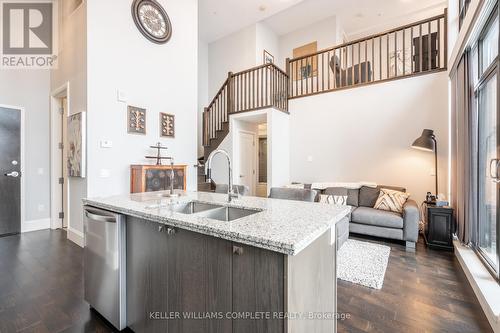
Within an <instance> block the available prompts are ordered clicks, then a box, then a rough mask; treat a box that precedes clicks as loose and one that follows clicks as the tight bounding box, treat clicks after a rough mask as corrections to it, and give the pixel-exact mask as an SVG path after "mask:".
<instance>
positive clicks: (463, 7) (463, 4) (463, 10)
mask: <svg viewBox="0 0 500 333" xmlns="http://www.w3.org/2000/svg"><path fill="white" fill-rule="evenodd" d="M469 4H470V0H458V10H459V16H458V27H459V29H461V28H462V23H463V21H464V19H465V15H466V14H467V9H468V8H469Z"/></svg>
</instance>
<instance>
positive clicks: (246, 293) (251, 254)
mask: <svg viewBox="0 0 500 333" xmlns="http://www.w3.org/2000/svg"><path fill="white" fill-rule="evenodd" d="M232 263H233V265H232V273H233V279H232V280H233V311H234V312H236V313H252V314H257V313H259V312H261V311H264V312H267V313H269V314H271V318H259V320H255V318H248V319H238V320H234V322H233V332H255V333H264V332H273V333H282V332H284V322H283V320H279V319H275V318H273V314H277V313H280V312H283V311H284V310H283V309H284V257H283V255H282V254H279V253H276V252H271V251H267V250H263V249H259V248H256V247H253V246H246V245H241V244H233V260H232Z"/></svg>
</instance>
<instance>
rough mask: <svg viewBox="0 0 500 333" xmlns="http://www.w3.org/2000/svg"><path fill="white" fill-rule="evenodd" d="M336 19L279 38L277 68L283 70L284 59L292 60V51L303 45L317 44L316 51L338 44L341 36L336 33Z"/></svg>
mask: <svg viewBox="0 0 500 333" xmlns="http://www.w3.org/2000/svg"><path fill="white" fill-rule="evenodd" d="M338 30H339V27H338V25H337V19H336V18H335V16H332V17H329V18H327V19H325V20H322V21H319V22H317V23H314V24H311V25H309V26H307V27H305V28H302V29H299V30H296V31H293V32H290V33H288V34H286V35H283V36H280V37H279V54H280V57H279V61H276V63H277V64H278V66H280V67H281V68H285V59H286V58H293V49H295V48H297V47H300V46H303V45H305V44H309V43H312V42H314V41H317V42H318V51H319V50H321V49H325V48H329V47H332V46H335V45H337V44H340V43H341V42H342V41H341V35H340V33H339V34H338V33H337V31H338Z"/></svg>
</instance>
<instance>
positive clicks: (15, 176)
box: [4, 171, 21, 178]
mask: <svg viewBox="0 0 500 333" xmlns="http://www.w3.org/2000/svg"><path fill="white" fill-rule="evenodd" d="M4 176H7V177H12V178H17V177H19V176H21V173H19V172H17V171H12V172H9V173H4Z"/></svg>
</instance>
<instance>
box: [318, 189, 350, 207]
mask: <svg viewBox="0 0 500 333" xmlns="http://www.w3.org/2000/svg"><path fill="white" fill-rule="evenodd" d="M323 194H327V195H340V196H346V195H347V204H348V205H349V206H355V207H357V206H358V201H359V190H358V189H347V188H345V187H327V188H326V189H325V190H324V191H323Z"/></svg>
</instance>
